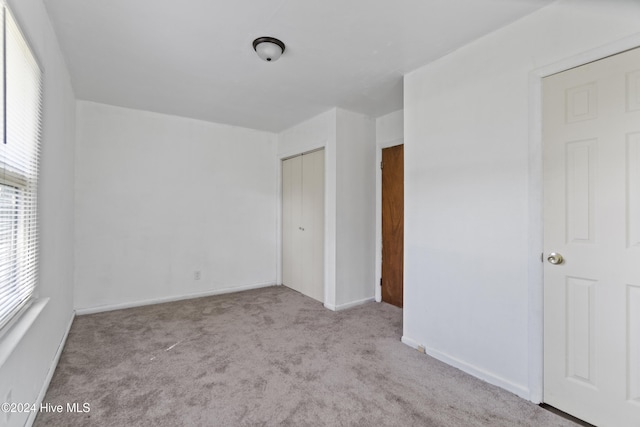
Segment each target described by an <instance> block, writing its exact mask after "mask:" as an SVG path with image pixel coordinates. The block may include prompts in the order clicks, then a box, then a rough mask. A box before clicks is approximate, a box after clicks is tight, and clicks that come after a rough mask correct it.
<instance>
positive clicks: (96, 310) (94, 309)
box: [76, 282, 276, 316]
mask: <svg viewBox="0 0 640 427" xmlns="http://www.w3.org/2000/svg"><path fill="white" fill-rule="evenodd" d="M269 286H276V284H275V283H273V282H268V283H254V284H252V285H243V286H235V287H229V288H222V289H213V290H210V291H205V292H196V293H192V294H184V295H174V296H170V297H162V298H152V299H147V300H141V301H132V302H124V303H118V304H111V305H100V306H97V307H88V308H77V309H76V314H77V315H78V316H82V315H84V314H95V313H102V312H105V311H113V310H123V309H125V308H133V307H142V306H145V305H152V304H161V303H164V302H173V301H182V300H185V299H193V298H201V297H210V296H213V295H222V294H229V293H232V292H242V291H248V290H251V289H258V288H266V287H269Z"/></svg>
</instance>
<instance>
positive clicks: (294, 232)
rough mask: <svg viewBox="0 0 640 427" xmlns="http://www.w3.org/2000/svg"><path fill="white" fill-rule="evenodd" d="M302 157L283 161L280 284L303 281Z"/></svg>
mask: <svg viewBox="0 0 640 427" xmlns="http://www.w3.org/2000/svg"><path fill="white" fill-rule="evenodd" d="M301 224H302V156H298V157H293V158H291V159H287V160H285V161H283V162H282V283H283V284H285V285H287V286H289V287H296V286H299V285H297V284H299V283H301V281H302V262H300V251H301V248H302V233H301V232H300V229H299V228H300V227H301Z"/></svg>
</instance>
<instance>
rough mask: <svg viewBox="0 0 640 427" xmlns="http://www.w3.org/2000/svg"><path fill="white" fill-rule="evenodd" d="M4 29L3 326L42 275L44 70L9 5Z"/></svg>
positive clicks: (0, 111)
mask: <svg viewBox="0 0 640 427" xmlns="http://www.w3.org/2000/svg"><path fill="white" fill-rule="evenodd" d="M0 7H1V8H2V16H1V24H2V29H1V31H0V50H1V55H0V59H1V60H2V64H1V66H0V76H1V77H2V78H1V82H0V95H1V96H0V139H1V141H0V328H3V327H4V326H5V325H6V324H7V323H8V322H10V321H11V319H12V318H13V317H14V316H15V315H16V314H18V313H19V312H20V311H21V310H22V309H23V308H24V307H26V305H27V304H29V302H30V301H31V299H32V297H33V295H34V292H35V287H36V283H37V280H38V218H37V210H38V206H37V193H38V191H37V190H38V162H39V147H40V129H41V109H42V71H41V70H40V67H39V65H38V62H37V61H36V59H35V57H34V55H33V53H32V52H31V49H30V48H29V45H28V43H27V42H26V40H25V38H24V37H23V35H22V33H21V32H20V29H19V28H18V25H17V24H16V22H15V20H14V19H13V16H12V15H11V13H10V12H9V10H8V9H7V7H6V6H5V5H4V4H3V3H0Z"/></svg>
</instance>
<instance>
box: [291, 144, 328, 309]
mask: <svg viewBox="0 0 640 427" xmlns="http://www.w3.org/2000/svg"><path fill="white" fill-rule="evenodd" d="M282 283H283V284H284V285H286V286H288V287H290V288H292V289H295V290H296V291H298V292H300V293H303V294H305V295H307V296H310V297H311V298H314V299H316V300H318V301H321V302H322V301H324V150H319V151H314V152H311V153H306V154H304V155H301V156H296V157H293V158H290V159H287V160H284V161H283V162H282Z"/></svg>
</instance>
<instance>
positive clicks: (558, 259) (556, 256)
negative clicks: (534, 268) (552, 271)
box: [547, 252, 564, 265]
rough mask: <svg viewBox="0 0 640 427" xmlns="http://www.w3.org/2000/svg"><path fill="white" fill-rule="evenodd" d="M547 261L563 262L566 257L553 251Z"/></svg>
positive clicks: (552, 262) (553, 262) (555, 263)
mask: <svg viewBox="0 0 640 427" xmlns="http://www.w3.org/2000/svg"><path fill="white" fill-rule="evenodd" d="M547 261H549V262H550V263H551V264H554V265H557V264H562V263H563V262H564V258H563V257H562V255H560V254H559V253H556V252H551V253H550V254H549V256H548V257H547Z"/></svg>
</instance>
